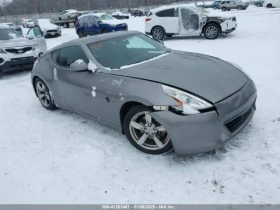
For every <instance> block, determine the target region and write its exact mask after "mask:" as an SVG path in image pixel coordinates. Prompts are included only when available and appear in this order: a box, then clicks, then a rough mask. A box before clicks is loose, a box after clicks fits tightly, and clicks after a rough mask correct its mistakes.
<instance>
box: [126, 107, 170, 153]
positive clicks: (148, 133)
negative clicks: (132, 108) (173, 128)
mask: <svg viewBox="0 0 280 210" xmlns="http://www.w3.org/2000/svg"><path fill="white" fill-rule="evenodd" d="M129 131H130V134H131V136H132V139H133V140H134V141H135V142H136V143H137V144H138V145H139V146H140V147H142V148H145V149H148V150H159V149H162V148H164V147H165V146H166V145H167V144H168V143H169V142H170V137H169V136H168V133H167V131H166V130H165V128H164V127H163V126H162V125H161V124H160V123H158V122H157V121H156V120H155V119H153V118H152V117H151V116H150V115H149V112H148V111H143V112H140V113H137V114H136V115H135V116H134V117H133V118H132V119H131V121H130V124H129Z"/></svg>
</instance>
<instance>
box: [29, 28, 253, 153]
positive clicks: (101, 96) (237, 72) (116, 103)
mask: <svg viewBox="0 0 280 210" xmlns="http://www.w3.org/2000/svg"><path fill="white" fill-rule="evenodd" d="M32 85H33V87H34V90H35V93H36V96H37V97H38V98H39V100H40V102H41V104H42V105H43V106H44V107H45V108H46V109H49V110H53V109H55V108H56V107H59V108H62V109H66V110H69V111H73V112H76V113H79V114H82V115H85V116H88V117H90V118H92V119H99V120H100V121H101V122H104V123H105V124H108V125H110V126H112V127H114V128H117V129H118V130H119V131H121V132H122V133H123V134H125V135H126V137H127V138H128V140H129V141H130V142H131V144H132V145H133V146H134V147H136V148H137V149H139V150H140V151H142V152H145V153H149V154H162V153H166V152H169V151H171V150H172V149H174V151H175V152H176V153H177V154H180V155H188V154H194V153H200V152H206V151H210V150H214V149H217V148H220V147H222V146H223V145H224V144H225V143H226V142H227V141H229V140H230V139H232V138H233V137H234V136H235V135H236V134H238V133H239V132H240V131H241V130H242V129H243V128H244V127H245V126H246V125H247V124H248V122H249V121H250V120H251V119H252V117H253V115H254V112H255V110H256V106H255V103H256V98H257V93H256V87H255V85H254V82H253V81H252V80H251V79H250V77H248V76H247V75H246V74H245V73H244V72H243V71H242V70H241V69H240V67H238V66H237V65H235V64H231V63H229V62H226V61H223V60H220V59H218V58H215V57H211V56H206V55H202V54H196V53H191V52H181V51H175V50H170V49H168V48H166V47H165V46H164V45H163V44H161V43H159V42H157V41H155V40H153V39H151V38H149V37H147V36H146V35H144V34H142V33H139V32H132V31H126V32H115V33H109V34H102V35H97V36H93V37H86V38H83V39H77V40H73V41H70V42H67V43H63V44H61V45H60V46H57V47H55V48H53V49H51V50H50V51H48V52H47V53H46V54H44V55H43V56H42V57H41V58H39V59H38V60H37V61H36V63H35V64H34V69H33V71H32Z"/></svg>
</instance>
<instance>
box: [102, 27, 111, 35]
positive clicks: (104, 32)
mask: <svg viewBox="0 0 280 210" xmlns="http://www.w3.org/2000/svg"><path fill="white" fill-rule="evenodd" d="M101 33H102V34H107V33H109V31H108V29H107V28H103V29H102V31H101Z"/></svg>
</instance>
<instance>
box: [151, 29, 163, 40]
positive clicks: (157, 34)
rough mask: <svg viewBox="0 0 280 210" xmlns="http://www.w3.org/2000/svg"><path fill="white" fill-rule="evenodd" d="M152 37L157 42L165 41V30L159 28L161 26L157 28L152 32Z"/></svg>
mask: <svg viewBox="0 0 280 210" xmlns="http://www.w3.org/2000/svg"><path fill="white" fill-rule="evenodd" d="M152 36H153V39H155V40H161V41H163V40H164V37H165V30H164V29H163V28H162V27H159V26H158V27H155V28H154V29H153V30H152Z"/></svg>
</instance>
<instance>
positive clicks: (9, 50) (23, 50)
mask: <svg viewBox="0 0 280 210" xmlns="http://www.w3.org/2000/svg"><path fill="white" fill-rule="evenodd" d="M5 51H6V52H7V53H13V54H23V53H26V52H28V51H32V47H23V48H18V49H17V48H6V49H5Z"/></svg>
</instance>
